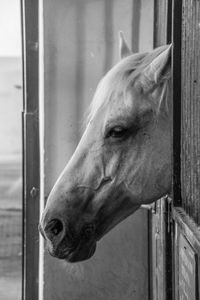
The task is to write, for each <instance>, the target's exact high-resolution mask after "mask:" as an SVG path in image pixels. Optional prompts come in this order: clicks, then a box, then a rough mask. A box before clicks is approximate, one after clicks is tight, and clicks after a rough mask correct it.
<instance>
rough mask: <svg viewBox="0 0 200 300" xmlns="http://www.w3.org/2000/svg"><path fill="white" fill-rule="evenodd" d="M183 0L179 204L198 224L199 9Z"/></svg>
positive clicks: (199, 182)
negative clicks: (180, 196) (180, 198)
mask: <svg viewBox="0 0 200 300" xmlns="http://www.w3.org/2000/svg"><path fill="white" fill-rule="evenodd" d="M199 5H200V4H199V1H194V0H190V1H186V0H185V1H184V2H183V15H182V20H183V21H182V26H183V31H182V84H181V86H182V94H181V186H182V188H181V192H182V206H183V207H184V208H185V210H186V212H187V213H188V214H189V215H190V216H191V217H192V218H193V219H194V220H195V222H196V223H197V224H198V225H200V204H199V199H200V190H199V185H200V104H199V102H200V101H199V98H200V74H199V67H200V65H199V64H200V55H199V54H200V53H199V39H200V27H199V22H200V13H199Z"/></svg>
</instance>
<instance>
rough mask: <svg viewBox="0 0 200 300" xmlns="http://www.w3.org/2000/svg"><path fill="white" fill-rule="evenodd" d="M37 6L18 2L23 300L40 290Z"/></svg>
mask: <svg viewBox="0 0 200 300" xmlns="http://www.w3.org/2000/svg"><path fill="white" fill-rule="evenodd" d="M38 12H39V2H38V0H21V16H22V17H21V19H22V57H23V113H22V123H23V266H22V268H23V270H22V276H23V279H22V280H23V283H22V299H24V300H37V299H38V290H39V289H38V286H39V280H38V278H39V233H38V222H39V203H40V149H39V75H38V74H39V26H38V24H39V20H38V16H39V14H38Z"/></svg>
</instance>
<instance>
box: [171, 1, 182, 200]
mask: <svg viewBox="0 0 200 300" xmlns="http://www.w3.org/2000/svg"><path fill="white" fill-rule="evenodd" d="M181 30H182V0H173V20H172V42H173V55H172V85H173V201H174V205H175V206H179V205H181V182H180V162H181V161H180V153H181V146H180V137H181V37H182V36H181V32H182V31H181Z"/></svg>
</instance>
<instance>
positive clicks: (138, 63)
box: [40, 34, 172, 262]
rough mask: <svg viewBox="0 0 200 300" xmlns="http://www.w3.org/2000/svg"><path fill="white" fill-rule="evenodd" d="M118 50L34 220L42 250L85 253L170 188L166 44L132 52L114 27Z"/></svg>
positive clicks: (74, 255)
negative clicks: (42, 241)
mask: <svg viewBox="0 0 200 300" xmlns="http://www.w3.org/2000/svg"><path fill="white" fill-rule="evenodd" d="M120 53H121V58H122V59H121V60H120V61H119V63H117V64H116V65H115V66H114V67H113V68H112V69H111V70H110V71H109V72H108V73H107V74H106V75H105V76H104V77H103V79H102V80H101V81H100V83H99V85H98V87H97V90H96V92H95V95H94V98H93V101H92V103H91V107H90V113H89V116H88V120H87V126H86V129H85V132H84V134H83V136H82V138H81V140H80V142H79V144H78V146H77V149H76V150H75V152H74V154H73V156H72V158H71V159H70V161H69V162H68V164H67V165H66V167H65V169H64V170H63V172H62V174H61V175H60V177H59V178H58V180H57V182H56V184H55V186H54V188H53V190H52V191H51V193H50V195H49V198H48V201H47V204H46V208H45V210H44V212H43V216H42V220H41V223H40V231H41V233H42V234H43V236H44V237H45V239H46V240H47V247H48V250H49V252H50V254H51V255H53V256H55V257H58V258H62V259H66V260H67V261H70V262H75V261H81V260H85V259H88V258H89V257H91V256H92V255H93V253H94V252H95V249H96V243H97V241H99V240H100V239H101V238H102V237H103V236H104V235H105V234H106V233H107V232H108V231H110V230H111V229H112V228H113V227H114V226H116V225H117V224H118V223H119V222H121V221H122V220H124V219H125V218H126V217H128V216H129V215H130V214H132V213H134V212H135V211H136V210H137V209H138V208H139V207H140V206H141V205H142V204H149V203H152V202H153V201H155V200H157V199H159V198H160V197H162V196H164V195H165V194H167V193H168V192H169V191H170V186H171V171H172V164H171V152H172V150H171V148H172V147H171V117H170V115H171V114H170V97H171V96H170V77H171V74H170V66H171V61H170V60H171V46H170V45H167V46H162V47H159V48H156V49H154V50H153V51H151V52H149V53H142V54H141V53H137V54H133V53H131V51H130V50H129V48H128V46H127V44H126V42H125V40H124V38H123V35H122V34H120Z"/></svg>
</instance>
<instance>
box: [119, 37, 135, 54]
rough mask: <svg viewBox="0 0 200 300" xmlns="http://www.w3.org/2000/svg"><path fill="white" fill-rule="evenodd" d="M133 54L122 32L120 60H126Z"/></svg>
mask: <svg viewBox="0 0 200 300" xmlns="http://www.w3.org/2000/svg"><path fill="white" fill-rule="evenodd" d="M131 54H133V53H132V52H131V50H130V49H129V47H128V45H127V43H126V41H125V38H124V34H123V32H122V31H120V32H119V56H120V59H122V58H125V57H127V56H129V55H131Z"/></svg>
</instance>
